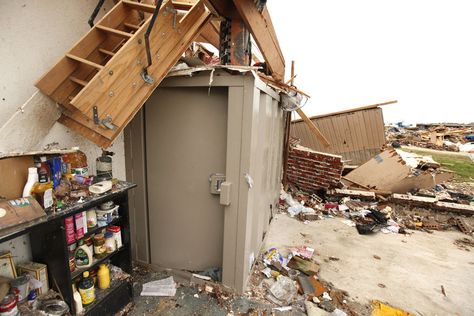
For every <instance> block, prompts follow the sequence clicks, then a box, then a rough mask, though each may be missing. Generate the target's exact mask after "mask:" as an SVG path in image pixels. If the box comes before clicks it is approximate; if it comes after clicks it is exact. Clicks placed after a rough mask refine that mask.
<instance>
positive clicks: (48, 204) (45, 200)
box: [31, 182, 54, 211]
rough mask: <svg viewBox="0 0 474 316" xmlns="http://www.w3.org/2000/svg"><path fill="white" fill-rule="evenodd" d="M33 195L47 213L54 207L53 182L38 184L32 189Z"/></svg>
mask: <svg viewBox="0 0 474 316" xmlns="http://www.w3.org/2000/svg"><path fill="white" fill-rule="evenodd" d="M31 195H33V196H34V197H35V199H36V200H37V201H38V203H39V204H40V205H41V206H42V207H43V208H44V209H45V211H48V210H51V209H52V207H53V205H54V195H53V183H52V182H46V183H40V182H36V183H35V184H34V185H33V187H32V188H31Z"/></svg>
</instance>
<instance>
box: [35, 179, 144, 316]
mask: <svg viewBox="0 0 474 316" xmlns="http://www.w3.org/2000/svg"><path fill="white" fill-rule="evenodd" d="M135 186H136V185H135V184H132V183H129V182H121V186H120V188H119V189H118V190H115V191H109V192H108V193H105V194H101V195H99V196H93V197H92V198H90V199H88V200H86V201H84V202H83V203H80V204H74V205H72V206H70V207H66V208H64V209H63V210H62V211H60V212H56V213H55V214H51V215H49V216H48V217H47V220H46V221H44V222H42V223H40V224H38V225H35V226H33V227H31V228H30V229H29V232H30V243H31V249H32V257H33V260H34V261H35V262H41V263H44V264H47V266H48V275H49V280H50V283H51V285H52V287H53V289H55V290H57V291H58V292H60V293H62V295H63V297H64V301H65V302H66V303H67V304H68V305H69V307H70V309H71V311H72V315H74V314H75V310H74V298H73V294H74V293H73V289H72V285H73V284H75V282H76V281H77V280H80V279H81V277H82V276H81V275H82V273H83V272H85V271H89V273H90V274H93V273H94V272H95V270H96V269H97V268H98V267H99V265H100V264H101V263H108V264H109V266H115V267H117V268H120V270H121V271H123V273H125V274H131V272H132V254H131V244H130V242H131V237H130V222H129V213H128V212H129V207H128V190H130V189H132V188H134V187H135ZM106 203H110V204H111V205H114V207H116V209H115V210H116V212H117V214H115V215H114V217H113V218H112V219H110V220H107V221H106V225H100V226H101V227H99V225H98V224H96V225H95V227H92V228H87V231H82V232H80V233H78V232H77V230H76V228H77V227H79V228H80V226H81V223H80V222H77V223H76V221H75V219H76V218H80V217H81V215H82V216H84V214H85V212H87V211H90V210H92V209H96V210H101V206H102V210H107V208H104V204H106ZM71 217H72V219H73V225H74V229H73V231H72V232H71V226H70V221H71ZM68 221H69V222H68ZM82 223H83V224H84V223H86V221H85V220H84V221H83V222H82ZM86 225H87V224H86ZM111 227H112V228H113V227H115V228H116V229H117V231H116V233H117V234H119V235H118V236H120V245H117V244H116V249H114V251H113V252H110V253H107V254H105V255H104V256H103V257H102V258H100V259H97V258H94V259H93V263H92V265H91V266H90V267H87V268H83V267H80V266H79V267H77V268H74V269H73V271H71V269H70V263H71V259H72V260H73V262H74V264H75V263H76V257H75V253H76V252H75V251H74V252H70V250H71V249H70V248H71V246H72V245H73V244H78V242H79V241H81V240H82V241H85V239H87V238H89V237H92V236H93V235H96V234H100V233H101V232H102V230H107V228H111ZM118 227H120V229H118ZM71 233H72V234H73V235H74V237H72V235H71ZM77 237H79V238H77ZM109 238H110V234H109ZM114 238H116V236H114ZM90 247H92V245H90ZM112 249H113V248H112ZM72 253H74V256H72V257H71V254H72ZM128 280H129V279H127V280H123V279H121V280H119V281H114V280H112V278H111V287H110V288H109V289H107V290H99V289H98V288H97V287H96V291H97V299H96V301H95V302H94V303H93V304H90V305H88V306H87V307H86V308H85V315H110V314H114V313H115V312H116V311H119V310H120V309H121V308H122V307H123V306H125V305H126V304H128V303H129V302H130V301H131V299H132V284H131V283H130V282H129V281H128ZM99 294H100V295H99Z"/></svg>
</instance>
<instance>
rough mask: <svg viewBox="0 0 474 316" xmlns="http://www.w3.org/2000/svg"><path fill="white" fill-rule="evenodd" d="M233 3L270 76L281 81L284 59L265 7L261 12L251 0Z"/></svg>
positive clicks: (237, 0)
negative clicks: (253, 39) (261, 55)
mask: <svg viewBox="0 0 474 316" xmlns="http://www.w3.org/2000/svg"><path fill="white" fill-rule="evenodd" d="M234 5H235V7H236V8H237V11H238V12H239V14H240V16H241V17H242V20H243V21H244V22H245V25H246V26H247V27H248V28H249V30H250V32H251V33H252V35H253V37H254V38H255V41H256V42H257V45H258V48H259V49H260V51H261V52H262V54H263V57H264V58H265V61H266V62H267V65H268V67H269V68H270V70H271V71H272V73H273V75H272V76H273V77H274V78H275V79H276V80H278V81H282V80H283V77H284V76H285V59H284V57H283V53H282V52H281V48H280V44H279V43H278V38H277V36H276V33H275V29H274V28H273V23H272V20H271V18H270V14H269V13H268V10H267V8H266V7H265V8H264V9H263V11H262V13H260V12H258V10H257V8H256V6H255V2H254V1H253V0H234Z"/></svg>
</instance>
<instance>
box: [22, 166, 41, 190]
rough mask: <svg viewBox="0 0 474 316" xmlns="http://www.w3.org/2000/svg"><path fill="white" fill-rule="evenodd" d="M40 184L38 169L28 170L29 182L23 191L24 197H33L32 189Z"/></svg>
mask: <svg viewBox="0 0 474 316" xmlns="http://www.w3.org/2000/svg"><path fill="white" fill-rule="evenodd" d="M36 182H38V169H36V168H35V167H32V168H28V180H27V181H26V184H25V187H24V189H23V197H27V196H31V189H33V186H34V185H35V183H36Z"/></svg>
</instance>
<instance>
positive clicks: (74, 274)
mask: <svg viewBox="0 0 474 316" xmlns="http://www.w3.org/2000/svg"><path fill="white" fill-rule="evenodd" d="M121 251H125V247H124V246H122V247H121V248H120V249H117V250H116V251H114V252H112V253H108V254H107V255H106V256H105V257H103V258H101V259H97V258H94V259H93V262H92V265H91V266H90V267H87V268H81V269H76V270H74V271H73V272H71V279H73V280H74V279H75V278H77V277H78V276H80V275H81V274H82V273H83V272H85V271H91V270H94V269H95V268H97V266H98V265H99V264H101V263H103V262H106V261H108V260H110V259H111V258H112V256H114V255H116V254H117V253H119V252H121Z"/></svg>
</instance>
